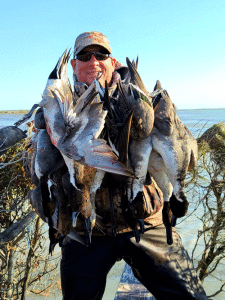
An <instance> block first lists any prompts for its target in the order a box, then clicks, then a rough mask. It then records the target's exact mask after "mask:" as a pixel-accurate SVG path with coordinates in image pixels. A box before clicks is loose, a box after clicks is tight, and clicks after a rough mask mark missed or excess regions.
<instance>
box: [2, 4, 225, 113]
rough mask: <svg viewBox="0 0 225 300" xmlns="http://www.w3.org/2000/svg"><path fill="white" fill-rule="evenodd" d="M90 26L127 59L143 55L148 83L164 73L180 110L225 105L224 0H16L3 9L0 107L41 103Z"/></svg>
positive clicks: (117, 54) (118, 55) (165, 84)
mask: <svg viewBox="0 0 225 300" xmlns="http://www.w3.org/2000/svg"><path fill="white" fill-rule="evenodd" d="M85 31H100V32H102V33H103V34H104V35H106V36H107V37H108V39H109V41H110V44H111V48H112V50H113V56H114V57H116V59H117V60H119V61H121V62H122V63H124V64H126V57H129V58H130V59H131V60H132V59H133V58H136V57H137V55H138V56H139V66H138V71H139V73H140V75H141V77H142V79H143V82H144V84H145V86H146V88H147V90H148V91H149V92H151V91H152V90H153V88H154V85H155V82H156V80H160V82H161V84H162V87H163V88H165V89H166V90H167V91H168V93H169V95H170V98H171V100H172V102H174V103H175V105H176V107H177V108H178V109H199V108H225V93H224V87H225V1H224V0H179V1H178V0H170V1H166V0H158V1H151V0H145V1H144V0H135V1H134V0H133V1H131V0H123V1H122V0H114V1H107V0H104V1H103V0H98V1H87V0H82V1H81V0H79V1H77V0H72V1H70V0H65V1H58V0H54V1H48V0H44V1H43V0H38V1H37V0H35V1H34V0H29V1H28V0H26V1H25V0H20V1H11V0H8V1H4V2H3V1H2V3H1V9H0V70H1V72H0V110H19V109H30V108H31V107H32V105H33V104H34V103H39V102H40V101H41V95H42V93H43V91H44V88H45V85H46V82H47V79H48V76H49V74H50V73H51V71H52V70H53V69H54V67H55V65H56V63H57V61H58V59H59V57H60V56H61V55H62V53H63V52H64V50H65V49H66V48H72V49H73V47H74V42H75V39H76V37H77V36H78V35H79V34H80V33H82V32H85ZM68 77H69V79H70V80H71V81H72V67H71V65H70V64H69V66H68Z"/></svg>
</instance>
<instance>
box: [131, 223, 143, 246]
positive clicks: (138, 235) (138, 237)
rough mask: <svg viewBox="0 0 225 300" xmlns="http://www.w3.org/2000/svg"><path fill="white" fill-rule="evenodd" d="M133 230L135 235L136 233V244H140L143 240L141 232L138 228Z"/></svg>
mask: <svg viewBox="0 0 225 300" xmlns="http://www.w3.org/2000/svg"><path fill="white" fill-rule="evenodd" d="M132 230H133V233H134V236H135V240H136V243H139V242H140V240H141V237H140V232H139V230H138V228H137V227H135V228H133V229H132Z"/></svg>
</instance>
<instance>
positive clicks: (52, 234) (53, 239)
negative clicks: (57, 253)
mask: <svg viewBox="0 0 225 300" xmlns="http://www.w3.org/2000/svg"><path fill="white" fill-rule="evenodd" d="M48 236H49V240H50V245H49V254H51V255H52V253H53V250H54V248H55V245H56V244H57V243H58V242H59V238H58V230H57V229H55V228H53V227H52V224H51V226H50V227H49V229H48Z"/></svg>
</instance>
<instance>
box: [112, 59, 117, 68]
mask: <svg viewBox="0 0 225 300" xmlns="http://www.w3.org/2000/svg"><path fill="white" fill-rule="evenodd" d="M111 61H112V66H113V68H115V65H116V59H115V58H114V57H111Z"/></svg>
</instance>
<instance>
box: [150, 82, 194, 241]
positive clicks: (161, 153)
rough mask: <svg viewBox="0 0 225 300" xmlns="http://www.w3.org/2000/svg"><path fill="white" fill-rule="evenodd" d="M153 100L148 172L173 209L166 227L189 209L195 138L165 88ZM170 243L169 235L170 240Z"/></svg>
mask: <svg viewBox="0 0 225 300" xmlns="http://www.w3.org/2000/svg"><path fill="white" fill-rule="evenodd" d="M157 89H158V90H161V83H160V82H159V81H157V82H156V85H155V88H154V91H156V90H157ZM156 98H158V99H155V101H156V105H155V121H154V127H153V130H152V132H151V139H152V149H153V151H152V152H151V155H150V158H149V164H148V172H149V173H150V174H151V175H152V176H153V178H154V179H155V181H156V182H157V184H158V186H159V188H160V189H161V190H162V192H163V196H164V203H166V205H165V210H167V209H168V206H170V209H171V211H172V218H168V219H167V222H166V223H167V226H166V227H168V228H167V230H168V231H170V232H171V226H172V227H174V226H175V225H176V220H177V218H181V217H183V216H185V214H186V213H187V211H188V205H189V202H188V200H187V197H186V194H185V191H184V184H185V178H186V175H187V172H188V170H191V169H194V168H195V167H196V165H197V159H198V146H197V141H196V139H195V138H194V137H193V135H192V134H191V132H190V131H189V130H188V128H187V127H186V126H185V125H184V124H183V123H182V122H181V120H180V119H179V118H178V116H177V114H176V110H175V106H174V104H173V103H172V101H171V99H170V97H169V94H168V92H167V91H166V90H163V91H162V90H161V92H160V93H158V95H157V96H156ZM170 242H171V243H172V238H171V239H170Z"/></svg>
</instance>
